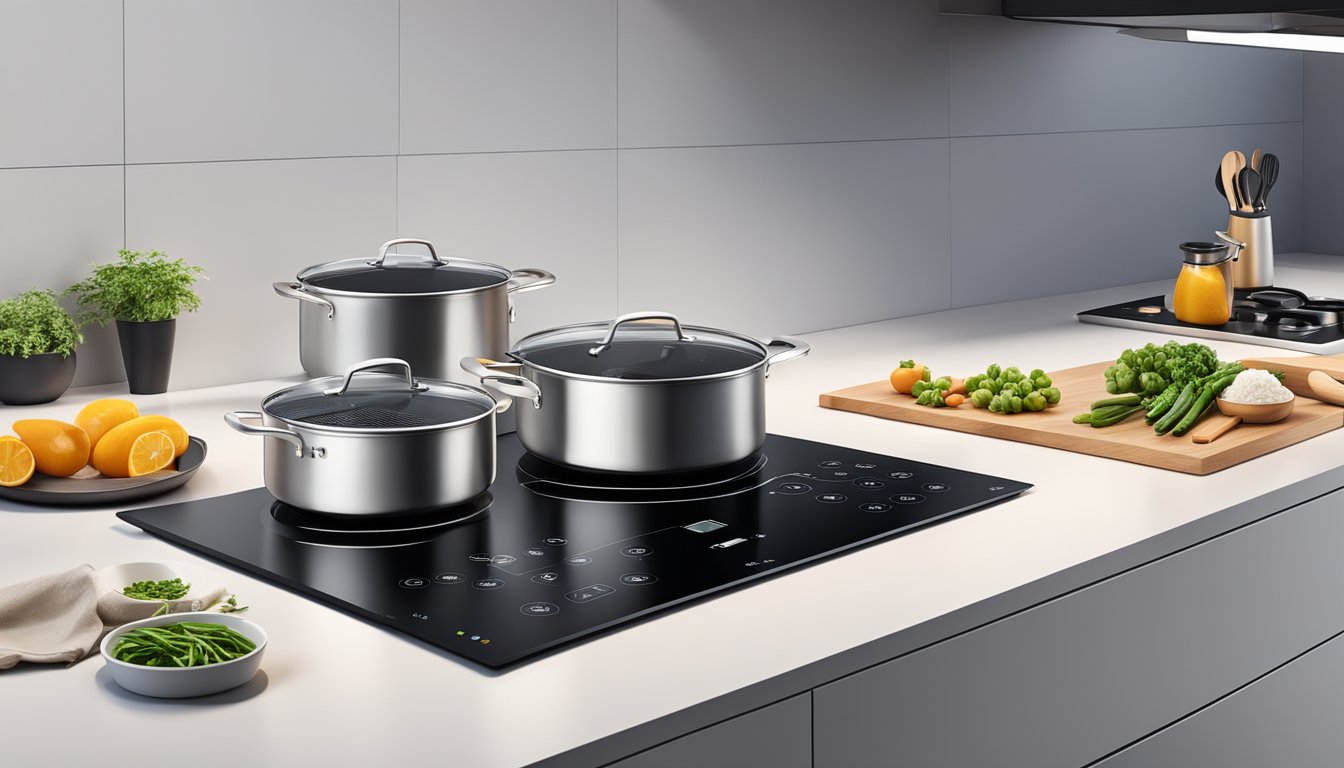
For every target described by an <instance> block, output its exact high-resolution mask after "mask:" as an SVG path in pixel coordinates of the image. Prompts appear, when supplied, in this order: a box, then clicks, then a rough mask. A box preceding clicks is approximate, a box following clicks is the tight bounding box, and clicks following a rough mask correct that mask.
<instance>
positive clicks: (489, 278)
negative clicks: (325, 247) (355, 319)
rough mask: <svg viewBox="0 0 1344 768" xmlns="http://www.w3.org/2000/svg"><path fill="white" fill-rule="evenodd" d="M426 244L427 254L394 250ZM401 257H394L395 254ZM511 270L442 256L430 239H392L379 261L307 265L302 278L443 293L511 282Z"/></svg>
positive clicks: (346, 287)
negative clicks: (391, 251) (390, 253)
mask: <svg viewBox="0 0 1344 768" xmlns="http://www.w3.org/2000/svg"><path fill="white" fill-rule="evenodd" d="M407 244H414V245H423V246H424V247H425V248H426V249H427V250H428V251H429V253H428V255H420V256H408V255H406V254H393V255H394V259H393V260H391V261H389V260H388V249H389V248H391V247H392V246H397V245H407ZM398 256H399V257H400V258H395V257H398ZM512 274H513V273H512V272H510V271H509V270H507V269H505V268H504V267H501V266H497V265H495V264H487V263H485V262H483V261H471V260H469V259H452V260H447V259H441V258H439V256H438V254H437V253H435V252H434V246H433V245H432V244H431V243H430V242H429V241H428V240H411V239H403V240H390V241H388V242H386V243H383V247H382V248H381V249H379V252H378V259H377V261H366V260H363V259H349V260H346V261H333V262H331V263H328V264H318V265H316V266H312V267H308V268H307V269H305V270H303V271H302V272H300V273H299V282H301V283H303V284H305V285H308V286H311V287H313V288H316V289H318V290H320V291H339V292H341V293H361V294H394V295H409V294H440V293H456V292H469V291H475V290H480V289H482V288H490V287H492V286H496V285H502V284H503V283H506V282H508V280H509V278H510V277H511V276H512Z"/></svg>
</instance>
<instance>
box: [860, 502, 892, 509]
mask: <svg viewBox="0 0 1344 768" xmlns="http://www.w3.org/2000/svg"><path fill="white" fill-rule="evenodd" d="M859 509H861V510H863V511H864V512H886V511H888V510H890V509H891V505H890V504H887V503H885V502H881V501H872V502H869V503H867V504H860V505H859Z"/></svg>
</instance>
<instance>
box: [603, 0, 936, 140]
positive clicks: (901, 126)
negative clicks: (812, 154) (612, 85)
mask: <svg viewBox="0 0 1344 768" xmlns="http://www.w3.org/2000/svg"><path fill="white" fill-rule="evenodd" d="M934 5H935V4H934V3H933V2H929V1H928V0H919V2H890V0H733V1H732V2H724V1H723V0H622V2H621V9H620V25H621V35H620V46H621V49H620V50H621V54H620V67H619V77H620V103H619V110H620V135H621V146H622V147H675V146H701V145H718V144H772V143H782V142H807V141H846V140H854V139H901V138H929V137H934V136H946V135H947V91H948V66H947V57H948V44H947V40H948V17H945V16H939V15H938V14H936V13H934V12H933V8H934Z"/></svg>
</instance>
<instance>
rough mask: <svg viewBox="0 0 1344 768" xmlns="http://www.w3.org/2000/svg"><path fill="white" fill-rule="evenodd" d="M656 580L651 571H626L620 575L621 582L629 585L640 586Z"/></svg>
mask: <svg viewBox="0 0 1344 768" xmlns="http://www.w3.org/2000/svg"><path fill="white" fill-rule="evenodd" d="M657 580H658V577H657V576H654V575H653V574H652V573H627V574H625V575H624V576H622V577H621V583H622V584H626V585H628V586H631V587H642V586H644V585H646V584H652V583H654V582H655V581H657Z"/></svg>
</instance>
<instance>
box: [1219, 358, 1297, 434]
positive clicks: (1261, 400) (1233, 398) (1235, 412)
mask: <svg viewBox="0 0 1344 768" xmlns="http://www.w3.org/2000/svg"><path fill="white" fill-rule="evenodd" d="M1295 402H1297V398H1296V396H1295V395H1293V391H1292V390H1291V389H1288V388H1287V387H1285V386H1283V384H1282V383H1280V382H1279V379H1278V377H1277V376H1275V375H1274V374H1272V373H1270V372H1269V371H1264V370H1260V369H1259V368H1248V369H1247V370H1244V371H1242V372H1241V373H1239V374H1237V378H1236V379H1234V380H1233V381H1232V383H1231V384H1229V385H1228V386H1227V389H1224V390H1223V391H1222V392H1221V393H1220V394H1219V395H1218V410H1219V411H1221V412H1222V413H1223V414H1225V415H1227V416H1239V417H1241V420H1242V421H1244V422H1246V423H1247V424H1269V423H1271V422H1275V421H1282V420H1283V419H1286V418H1288V416H1289V414H1291V413H1292V412H1293V403H1295Z"/></svg>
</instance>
